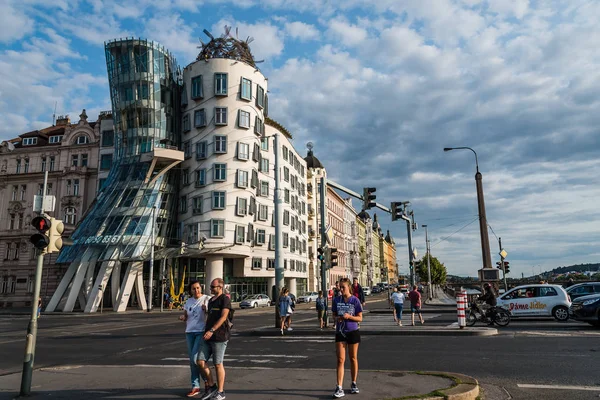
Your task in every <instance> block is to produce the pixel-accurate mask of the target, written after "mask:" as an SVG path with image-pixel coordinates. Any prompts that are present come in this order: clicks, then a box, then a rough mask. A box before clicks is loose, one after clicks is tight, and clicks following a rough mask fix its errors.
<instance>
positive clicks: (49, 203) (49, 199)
mask: <svg viewBox="0 0 600 400" xmlns="http://www.w3.org/2000/svg"><path fill="white" fill-rule="evenodd" d="M43 198H44V196H39V195H37V194H36V195H35V196H33V212H36V213H44V212H54V207H55V206H56V197H54V196H52V195H47V196H46V198H45V201H44V203H45V204H44V209H43V210H42V199H43Z"/></svg>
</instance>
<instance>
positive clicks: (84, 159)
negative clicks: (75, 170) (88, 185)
mask: <svg viewBox="0 0 600 400" xmlns="http://www.w3.org/2000/svg"><path fill="white" fill-rule="evenodd" d="M81 166H82V167H87V166H88V155H87V154H82V155H81Z"/></svg>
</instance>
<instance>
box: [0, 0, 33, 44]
mask: <svg viewBox="0 0 600 400" xmlns="http://www.w3.org/2000/svg"><path fill="white" fill-rule="evenodd" d="M0 26H1V27H2V29H0V42H4V43H10V42H13V41H15V40H19V39H22V38H23V37H24V36H26V35H28V34H29V33H31V32H33V20H32V19H31V18H30V17H29V16H27V15H25V14H24V13H23V12H19V11H17V9H16V8H15V7H14V5H13V3H12V2H11V1H0Z"/></svg>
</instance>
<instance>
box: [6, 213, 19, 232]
mask: <svg viewBox="0 0 600 400" xmlns="http://www.w3.org/2000/svg"><path fill="white" fill-rule="evenodd" d="M16 221H17V216H16V214H10V218H9V220H8V229H9V230H13V229H15V224H16Z"/></svg>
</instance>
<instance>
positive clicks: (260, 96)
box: [256, 85, 265, 108]
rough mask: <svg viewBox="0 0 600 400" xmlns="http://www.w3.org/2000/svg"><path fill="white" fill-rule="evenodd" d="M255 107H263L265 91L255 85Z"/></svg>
mask: <svg viewBox="0 0 600 400" xmlns="http://www.w3.org/2000/svg"><path fill="white" fill-rule="evenodd" d="M256 106H257V107H260V108H263V107H264V106H265V89H263V88H262V87H261V86H260V85H256Z"/></svg>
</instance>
